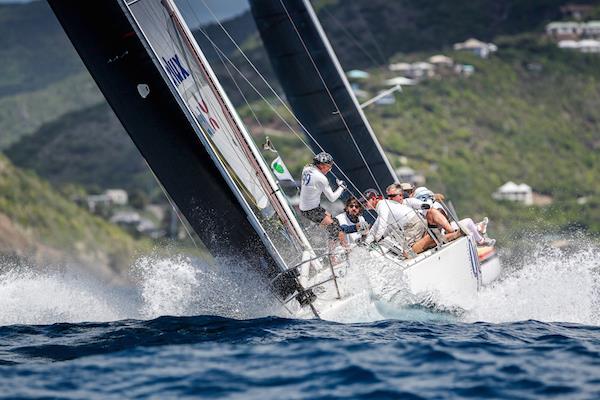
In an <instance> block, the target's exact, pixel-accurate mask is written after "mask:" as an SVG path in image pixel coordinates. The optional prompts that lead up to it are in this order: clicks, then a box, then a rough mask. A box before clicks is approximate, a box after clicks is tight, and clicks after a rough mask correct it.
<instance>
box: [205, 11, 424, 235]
mask: <svg viewBox="0 0 600 400" xmlns="http://www.w3.org/2000/svg"><path fill="white" fill-rule="evenodd" d="M203 1H204V0H203ZM280 3H281V6H282V7H283V9H284V10H285V13H286V15H287V17H288V19H289V21H290V23H291V24H292V26H293V28H294V31H295V32H296V35H297V36H298V39H299V40H300V42H301V43H302V47H303V48H304V51H305V52H306V54H307V55H308V57H309V59H310V61H311V63H312V65H313V67H314V68H315V71H316V72H317V75H319V78H320V80H321V83H322V84H323V87H324V88H325V90H326V91H327V94H328V95H329V98H330V100H331V101H332V102H333V105H334V106H335V108H336V110H337V112H338V114H339V116H340V119H341V120H342V122H343V124H344V126H345V127H346V130H347V132H348V134H349V135H350V138H351V139H352V142H353V143H354V146H355V147H356V150H357V151H358V153H359V155H360V157H361V159H362V160H363V163H364V164H365V167H366V168H367V171H368V172H369V174H370V175H371V178H373V181H374V182H375V186H377V188H378V189H379V192H380V193H381V194H382V195H383V191H382V190H381V187H380V186H379V184H378V182H377V179H375V175H374V174H373V171H372V170H371V168H370V166H369V164H368V163H367V161H366V159H365V157H364V154H363V153H362V151H361V150H360V147H359V146H358V143H357V142H356V139H355V138H354V135H353V134H352V131H351V130H350V128H349V126H348V124H347V122H346V119H345V118H344V116H343V115H342V113H341V111H340V109H339V106H338V104H337V103H336V101H335V99H334V98H333V95H332V94H331V91H330V90H329V87H327V84H326V83H325V79H324V78H323V75H322V74H321V71H320V70H319V67H318V66H317V63H316V62H315V60H314V58H313V57H312V54H311V53H310V51H309V50H308V47H307V45H306V43H305V41H304V40H303V39H302V35H300V32H299V30H298V28H297V26H296V24H295V23H294V21H293V19H292V17H291V15H290V13H289V10H288V9H287V7H286V6H285V4H284V3H283V0H280ZM340 171H341V170H340ZM341 172H342V174H343V175H344V176H345V174H344V172H343V171H341ZM386 192H387V188H386ZM359 193H360V191H359ZM361 194H362V193H361ZM363 197H364V196H363ZM385 204H386V206H387V207H388V210H389V212H390V213H391V215H392V216H393V219H394V221H395V223H396V224H397V225H398V226H400V222H399V221H398V219H397V218H396V216H395V215H394V213H393V212H392V210H391V206H390V204H388V203H387V202H386V203H385ZM415 213H416V211H415ZM371 215H372V214H371ZM421 222H422V223H423V224H424V225H425V229H426V231H428V230H429V227H428V225H427V223H426V222H425V221H421Z"/></svg>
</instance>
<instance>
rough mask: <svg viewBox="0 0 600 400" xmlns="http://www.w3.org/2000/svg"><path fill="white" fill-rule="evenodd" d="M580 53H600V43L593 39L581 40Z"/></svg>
mask: <svg viewBox="0 0 600 400" xmlns="http://www.w3.org/2000/svg"><path fill="white" fill-rule="evenodd" d="M579 51H580V52H582V53H600V41H598V40H592V39H586V40H580V41H579Z"/></svg>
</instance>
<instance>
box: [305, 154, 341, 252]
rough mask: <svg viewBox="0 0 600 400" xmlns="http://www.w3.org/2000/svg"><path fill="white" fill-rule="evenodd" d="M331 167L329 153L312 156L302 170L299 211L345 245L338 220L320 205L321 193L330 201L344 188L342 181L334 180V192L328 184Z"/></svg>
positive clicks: (334, 199) (331, 159)
mask: <svg viewBox="0 0 600 400" xmlns="http://www.w3.org/2000/svg"><path fill="white" fill-rule="evenodd" d="M332 167H333V157H331V154H329V153H326V152H321V153H319V154H317V155H316V156H315V157H314V158H313V163H312V164H309V165H307V166H306V167H304V169H303V170H302V185H301V187H300V212H301V213H302V215H303V216H305V217H306V218H308V219H309V220H310V221H312V222H315V223H317V224H321V225H323V226H324V227H325V229H326V230H327V232H328V234H329V237H330V238H332V239H334V240H335V239H338V240H339V241H340V243H342V245H344V246H345V245H346V240H345V238H344V233H343V232H342V229H341V228H340V224H339V222H338V221H337V220H336V219H335V218H333V217H332V216H331V214H330V213H329V212H327V211H325V209H324V208H323V207H321V194H323V193H324V194H325V197H327V199H328V200H329V201H331V202H334V201H336V200H337V199H339V197H340V196H341V195H342V193H343V192H344V189H346V184H345V183H344V181H341V180H339V179H337V180H336V182H337V185H338V188H337V189H336V191H335V192H334V191H333V190H332V189H331V186H330V185H329V181H328V180H327V177H326V176H325V175H327V174H328V173H329V171H331V168H332Z"/></svg>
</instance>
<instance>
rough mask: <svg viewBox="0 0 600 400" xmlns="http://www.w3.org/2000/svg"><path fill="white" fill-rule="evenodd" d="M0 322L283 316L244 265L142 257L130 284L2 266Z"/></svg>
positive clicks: (77, 271)
mask: <svg viewBox="0 0 600 400" xmlns="http://www.w3.org/2000/svg"><path fill="white" fill-rule="evenodd" d="M0 271H1V272H0V325H13V324H23V325H38V324H52V323H57V322H84V321H96V322H105V321H115V320H123V319H144V320H148V319H153V318H156V317H159V316H162V315H175V316H190V315H220V316H223V317H228V318H236V319H249V318H259V317H264V316H267V315H281V314H282V313H283V311H282V309H281V308H280V307H279V303H277V302H276V301H275V299H274V298H273V297H272V296H271V295H270V294H269V292H268V291H267V290H266V289H265V286H264V284H263V283H262V280H261V278H260V277H259V276H258V275H257V274H256V273H253V272H251V270H250V269H244V268H240V262H239V261H237V262H230V261H228V260H220V261H219V262H218V263H216V265H215V266H213V265H209V264H207V263H205V262H201V261H199V260H193V259H191V258H188V257H184V256H177V257H170V258H164V257H159V256H144V257H140V258H139V259H138V260H137V261H136V262H135V263H134V265H132V267H131V272H130V277H129V278H130V280H131V281H132V284H131V285H126V286H120V285H115V284H112V283H110V282H106V281H103V280H100V279H99V278H96V277H94V276H93V275H91V274H89V273H86V272H85V271H84V270H83V269H73V268H69V269H67V268H50V267H48V268H45V269H43V270H40V269H36V268H35V267H33V266H17V265H10V264H6V263H4V265H0Z"/></svg>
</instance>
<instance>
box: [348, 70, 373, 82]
mask: <svg viewBox="0 0 600 400" xmlns="http://www.w3.org/2000/svg"><path fill="white" fill-rule="evenodd" d="M346 76H347V77H348V79H351V80H359V81H362V80H365V79H369V77H370V76H371V75H370V74H369V73H368V72H367V71H361V70H359V69H353V70H351V71H348V72H346Z"/></svg>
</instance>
